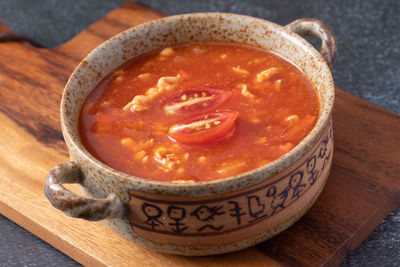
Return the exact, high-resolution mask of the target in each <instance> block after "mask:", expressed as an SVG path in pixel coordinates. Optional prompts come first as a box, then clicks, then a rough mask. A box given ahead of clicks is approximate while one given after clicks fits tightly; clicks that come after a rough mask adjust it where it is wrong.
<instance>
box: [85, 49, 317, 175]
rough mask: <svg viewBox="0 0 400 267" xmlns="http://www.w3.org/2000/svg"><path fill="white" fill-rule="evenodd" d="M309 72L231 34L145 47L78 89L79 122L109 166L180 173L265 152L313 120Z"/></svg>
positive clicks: (293, 141)
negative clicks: (229, 39) (81, 92)
mask: <svg viewBox="0 0 400 267" xmlns="http://www.w3.org/2000/svg"><path fill="white" fill-rule="evenodd" d="M318 112H319V102H318V99H317V95H316V91H315V89H314V88H313V86H312V84H311V82H310V81H309V80H308V79H307V78H306V77H305V75H304V74H303V73H302V72H301V71H300V70H299V69H298V68H297V67H296V66H295V65H293V64H291V63H290V62H288V61H287V60H285V59H284V58H282V57H280V56H278V55H276V54H274V53H272V52H269V51H266V50H263V49H259V48H255V47H251V46H247V45H242V44H233V43H209V42H206V43H191V44H185V45H179V46H176V47H169V48H165V49H163V50H157V51H152V52H149V53H147V54H144V55H141V56H139V57H137V58H134V59H132V60H130V61H129V62H127V63H125V64H124V65H122V66H121V67H120V68H118V69H116V70H115V71H114V72H112V73H111V74H110V75H108V76H107V77H106V78H104V79H103V80H102V81H101V82H100V83H99V84H98V85H97V87H96V88H95V89H94V90H93V91H92V92H91V94H90V95H89V96H88V97H87V99H86V101H85V103H84V105H83V108H82V111H81V115H80V118H79V132H80V136H81V140H82V141H83V144H84V145H85V147H86V148H87V150H88V151H89V152H90V153H92V154H93V155H94V156H95V157H96V158H97V159H99V160H100V161H102V162H104V163H105V164H107V165H109V166H111V167H113V168H114V169H117V170H119V171H122V172H125V173H128V174H131V175H135V176H138V177H142V178H147V179H152V180H160V181H172V182H185V181H206V180H213V179H219V178H223V177H228V176H231V175H236V174H239V173H242V172H245V171H248V170H251V169H254V168H257V167H259V166H262V165H264V164H266V163H268V162H271V161H273V160H275V159H277V158H279V157H280V156H282V155H283V154H285V153H286V152H288V151H290V150H291V149H292V148H293V147H294V146H296V145H297V144H298V143H299V142H300V141H301V140H302V139H303V138H304V137H305V136H306V135H307V134H308V133H309V132H310V131H311V129H312V128H313V126H314V125H315V123H316V121H317V119H318Z"/></svg>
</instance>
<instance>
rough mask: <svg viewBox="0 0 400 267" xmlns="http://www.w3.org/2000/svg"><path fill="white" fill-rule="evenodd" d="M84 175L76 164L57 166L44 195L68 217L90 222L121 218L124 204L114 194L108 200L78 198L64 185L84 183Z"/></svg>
mask: <svg viewBox="0 0 400 267" xmlns="http://www.w3.org/2000/svg"><path fill="white" fill-rule="evenodd" d="M82 177H83V176H82V173H81V170H80V169H79V167H78V166H77V165H76V163H75V162H64V163H60V164H57V165H56V166H55V167H54V168H53V169H51V170H50V171H49V173H48V174H47V178H46V183H45V186H44V194H45V195H46V197H47V198H48V199H49V201H50V203H51V204H52V205H53V206H54V207H55V208H57V209H59V210H61V211H63V212H64V213H66V214H67V215H69V216H71V217H76V218H82V219H86V220H89V221H98V220H102V219H105V218H117V217H120V216H121V215H122V213H123V210H124V204H123V202H122V201H121V200H120V199H119V198H117V197H116V196H115V195H114V194H112V195H110V196H109V197H108V198H106V199H90V198H84V197H81V196H78V195H77V194H75V193H73V192H71V191H70V190H68V189H66V188H65V187H64V186H63V185H62V184H64V183H80V184H81V183H82Z"/></svg>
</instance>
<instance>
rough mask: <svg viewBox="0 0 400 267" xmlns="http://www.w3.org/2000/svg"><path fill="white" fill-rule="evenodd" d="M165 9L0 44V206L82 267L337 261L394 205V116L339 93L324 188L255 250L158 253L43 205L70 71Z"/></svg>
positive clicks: (397, 123) (58, 146) (128, 7)
mask: <svg viewBox="0 0 400 267" xmlns="http://www.w3.org/2000/svg"><path fill="white" fill-rule="evenodd" d="M163 15H164V14H162V13H160V12H158V11H156V10H152V9H149V8H147V7H144V6H141V5H137V4H125V5H123V6H121V7H120V8H118V9H116V10H114V11H112V12H111V13H110V14H108V15H107V16H106V17H105V18H103V19H102V20H100V21H99V22H97V23H95V24H94V25H92V26H90V27H89V28H88V29H87V30H85V31H83V32H82V33H80V34H79V35H77V36H76V37H75V38H73V39H72V40H70V41H69V42H67V43H66V44H64V45H62V46H60V47H57V48H55V49H45V48H37V47H33V46H32V45H30V44H29V43H21V42H7V43H0V99H1V101H0V128H1V129H2V130H1V131H0V181H1V182H0V212H1V213H2V214H3V215H5V216H7V217H8V218H10V219H11V220H13V221H14V222H16V223H18V224H19V225H21V226H22V227H24V228H26V229H27V230H29V231H30V232H32V233H34V234H35V235H37V236H39V237H40V238H42V239H43V240H45V241H46V242H48V243H50V244H51V245H53V246H54V247H56V248H57V249H59V250H60V251H62V252H64V253H66V254H67V255H69V256H71V257H72V258H74V259H75V260H77V261H78V262H80V263H82V264H84V265H88V266H99V265H112V266H126V265H130V266H149V265H151V266H286V265H299V266H320V265H325V266H335V265H337V264H339V263H340V262H341V261H342V260H343V259H344V258H345V257H346V255H347V254H348V253H349V252H350V251H352V250H353V249H354V248H355V247H356V246H358V245H359V244H360V243H361V241H362V240H363V239H364V238H365V237H366V236H367V235H368V234H369V233H370V232H371V231H372V230H373V229H374V228H375V227H376V226H377V225H378V224H379V223H380V222H381V221H382V220H383V218H384V217H385V216H387V215H388V214H389V212H390V211H391V210H392V209H394V208H395V207H396V206H397V205H399V203H400V179H399V178H400V154H399V153H398V151H400V117H399V116H397V115H395V114H393V113H390V112H388V111H386V110H384V109H382V108H379V107H377V106H375V105H373V104H371V103H368V102H366V101H364V100H361V99H359V98H357V97H355V96H353V95H350V94H348V93H345V92H344V91H342V90H339V89H338V90H337V92H336V93H337V97H336V103H335V109H334V113H333V123H334V136H335V142H336V145H335V154H334V163H333V168H332V171H331V175H330V178H329V180H328V184H327V186H326V188H325V190H324V192H323V193H322V195H321V197H320V198H319V199H318V201H317V202H316V204H315V205H314V206H313V207H312V209H311V210H310V211H309V212H308V213H307V214H306V215H305V216H304V217H303V218H302V219H301V220H300V221H299V222H298V223H296V224H295V225H294V226H292V227H291V228H289V229H288V230H286V231H285V232H283V233H282V234H280V235H279V236H277V237H275V238H273V239H271V240H269V241H267V242H264V243H262V244H259V245H257V246H255V247H253V248H249V249H246V250H243V251H240V252H236V253H230V254H226V255H220V256H212V257H181V256H171V255H165V254H160V253H156V252H153V251H150V250H146V249H143V248H140V247H138V246H136V245H135V244H132V243H130V242H128V241H127V240H125V239H123V238H121V237H119V236H117V235H116V234H114V233H113V232H112V231H111V230H109V229H108V228H106V227H105V226H104V225H103V224H102V223H100V222H87V221H84V220H80V219H72V218H69V217H67V216H65V215H64V214H63V213H61V212H60V211H58V210H56V209H54V208H53V207H51V205H50V204H49V203H48V201H47V199H46V198H45V197H44V194H43V192H42V191H43V185H44V179H45V175H46V173H47V171H48V170H49V169H50V168H51V167H53V166H54V165H55V164H56V163H58V162H62V161H67V160H68V152H67V150H66V146H65V143H64V141H63V138H62V134H61V131H60V122H59V104H60V98H61V93H62V88H63V86H64V84H65V83H66V81H67V79H68V76H69V75H70V73H71V72H72V70H73V68H74V67H75V66H76V65H77V64H78V62H79V61H80V60H81V59H82V58H83V57H84V56H85V55H86V54H87V53H88V52H89V51H90V50H91V49H93V48H94V47H96V46H97V45H99V44H100V43H101V42H103V41H104V40H106V39H107V38H109V37H111V36H113V35H115V34H116V33H118V32H120V31H122V30H124V29H127V28H129V27H131V26H133V25H136V24H139V23H143V22H145V21H148V20H152V19H156V18H159V17H161V16H163ZM2 29H3V30H4V29H6V28H5V27H4V26H3V25H0V30H2ZM19 41H21V40H19Z"/></svg>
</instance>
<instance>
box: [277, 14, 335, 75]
mask: <svg viewBox="0 0 400 267" xmlns="http://www.w3.org/2000/svg"><path fill="white" fill-rule="evenodd" d="M285 28H287V29H289V30H290V31H292V32H295V33H297V34H299V35H300V36H312V37H317V38H320V39H321V40H322V45H321V49H320V54H321V56H322V57H323V58H324V59H325V61H326V63H327V64H328V66H329V67H331V66H332V64H333V62H335V59H336V53H337V42H336V38H335V35H334V34H333V33H332V31H331V30H330V29H329V28H328V26H326V24H325V23H323V22H322V21H319V20H316V19H308V18H303V19H298V20H295V21H293V22H292V23H290V24H288V25H286V26H285Z"/></svg>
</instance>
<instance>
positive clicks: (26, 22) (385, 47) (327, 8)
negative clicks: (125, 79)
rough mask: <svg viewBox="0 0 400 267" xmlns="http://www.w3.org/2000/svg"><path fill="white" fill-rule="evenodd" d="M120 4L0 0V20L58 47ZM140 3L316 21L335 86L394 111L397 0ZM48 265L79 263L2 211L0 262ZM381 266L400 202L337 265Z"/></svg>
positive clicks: (388, 257)
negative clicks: (329, 49)
mask: <svg viewBox="0 0 400 267" xmlns="http://www.w3.org/2000/svg"><path fill="white" fill-rule="evenodd" d="M123 2H125V1H123V0H114V1H108V0H99V1H95V0H85V1H62V0H46V1H23V0H2V1H0V20H1V21H2V22H4V23H5V24H6V25H7V26H9V28H11V29H12V30H13V31H15V32H18V33H21V34H24V35H26V36H29V37H32V38H33V39H35V40H37V41H39V42H41V43H43V44H45V45H47V46H57V45H60V44H62V43H64V42H65V41H67V40H68V39H70V38H72V37H73V36H74V35H76V34H77V33H78V32H80V31H82V30H84V29H85V28H86V27H87V26H88V25H90V24H91V23H93V22H95V21H97V20H98V19H100V18H101V17H103V16H104V15H105V14H106V13H107V12H109V11H110V10H111V9H113V8H115V7H117V6H118V5H120V4H121V3H123ZM143 3H145V4H147V5H149V6H152V7H154V8H157V9H160V10H162V11H164V12H166V13H170V14H179V13H188V12H201V11H221V12H232V13H240V14H246V15H251V16H256V17H260V18H265V19H268V20H271V21H274V22H276V23H278V24H281V25H284V24H287V23H289V22H291V21H293V20H295V19H297V18H300V17H311V18H316V19H320V20H322V21H324V22H325V23H326V24H328V26H329V27H330V28H331V29H332V30H333V32H334V33H335V34H336V36H337V39H338V44H339V51H338V58H337V61H336V63H335V64H334V66H333V69H332V72H333V75H334V79H335V83H336V85H337V86H338V87H340V88H342V89H344V90H346V91H348V92H350V93H352V94H355V95H357V96H360V97H362V98H364V99H366V100H368V101H371V102H373V103H375V104H377V105H379V106H382V107H384V108H386V109H388V110H390V111H392V112H394V113H397V114H400V105H399V104H400V45H399V43H400V28H399V25H400V2H399V1H397V0H393V1H382V0H371V1H365V0H354V1H345V0H341V1H317V0H303V1H296V2H295V1H290V0H278V1H261V0H260V1H257V0H254V1H246V2H245V1H240V0H229V1H217V0H207V1H179V0H169V1H161V0H148V1H143ZM399 178H400V177H399ZM49 265H51V266H56V265H60V266H78V265H79V264H77V263H76V262H74V261H73V260H71V259H70V258H69V257H67V256H65V255H64V254H62V253H61V252H59V251H57V250H56V249H54V248H53V247H51V246H49V245H48V244H46V243H44V242H43V241H41V240H40V239H38V238H37V237H35V236H34V235H32V234H30V233H29V232H27V231H25V230H24V229H22V228H20V227H19V226H17V225H15V224H14V223H13V222H11V221H9V220H8V219H6V218H5V217H3V216H1V215H0V266H49ZM379 265H381V266H399V265H400V207H398V208H397V209H396V210H395V211H393V212H392V213H391V214H390V215H389V216H388V217H387V218H386V219H385V220H384V221H383V222H382V223H381V225H380V226H379V227H378V228H377V229H376V230H375V231H374V232H373V233H372V234H371V235H370V236H369V237H368V238H367V239H366V240H365V241H364V242H363V243H362V244H361V245H360V246H359V247H358V248H357V249H356V250H355V251H354V252H353V253H351V254H350V255H349V256H348V257H347V259H346V260H345V261H344V262H343V264H342V266H379Z"/></svg>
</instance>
